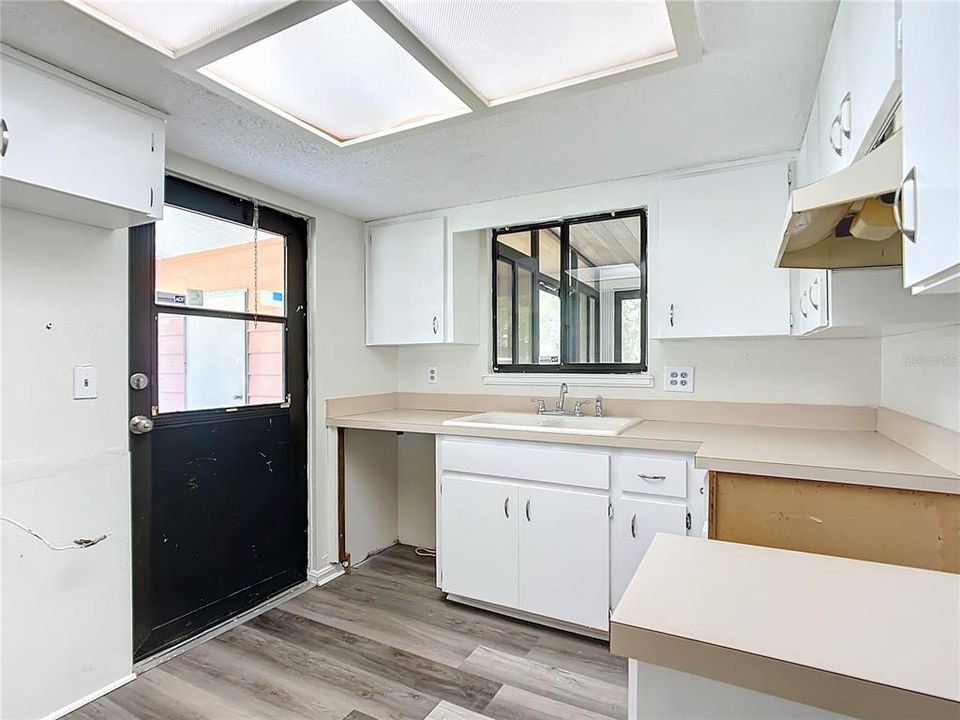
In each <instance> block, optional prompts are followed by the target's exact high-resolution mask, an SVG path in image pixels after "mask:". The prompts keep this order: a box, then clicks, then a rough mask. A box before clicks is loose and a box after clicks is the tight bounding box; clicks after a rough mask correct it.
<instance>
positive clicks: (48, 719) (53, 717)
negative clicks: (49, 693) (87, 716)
mask: <svg viewBox="0 0 960 720" xmlns="http://www.w3.org/2000/svg"><path fill="white" fill-rule="evenodd" d="M136 678H137V676H136V675H135V674H134V673H130V674H129V675H124V676H123V677H122V678H120V679H119V680H114V681H113V682H112V683H110V684H109V685H104V686H103V687H102V688H100V689H99V690H95V691H94V692H92V693H90V694H89V695H86V696H84V697H82V698H80V699H79V700H75V701H73V702H72V703H70V704H69V705H65V706H64V707H62V708H60V709H59V710H54V711H53V712H52V713H50V714H49V715H45V716H44V717H43V718H42V720H57V718H61V717H63V716H64V715H66V714H68V713H72V712H73V711H74V710H79V709H80V708H82V707H83V706H84V705H86V704H87V703H91V702H93V701H94V700H96V699H97V698H100V697H103V696H104V695H106V694H107V693H110V692H113V691H114V690H116V689H117V688H119V687H123V686H124V685H126V684H127V683H128V682H130V681H131V680H136Z"/></svg>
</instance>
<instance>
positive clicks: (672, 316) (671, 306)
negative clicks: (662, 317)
mask: <svg viewBox="0 0 960 720" xmlns="http://www.w3.org/2000/svg"><path fill="white" fill-rule="evenodd" d="M673 318H674V311H673V303H670V327H673Z"/></svg>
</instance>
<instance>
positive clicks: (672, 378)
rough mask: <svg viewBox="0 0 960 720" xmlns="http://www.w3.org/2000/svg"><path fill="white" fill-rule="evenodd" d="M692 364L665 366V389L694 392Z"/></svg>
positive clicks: (668, 390)
mask: <svg viewBox="0 0 960 720" xmlns="http://www.w3.org/2000/svg"><path fill="white" fill-rule="evenodd" d="M693 371H694V368H693V366H692V365H667V366H666V367H665V368H663V389H664V390H666V391H667V392H686V393H692V392H693V374H694V373H693Z"/></svg>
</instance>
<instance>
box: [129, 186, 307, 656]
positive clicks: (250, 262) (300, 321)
mask: <svg viewBox="0 0 960 720" xmlns="http://www.w3.org/2000/svg"><path fill="white" fill-rule="evenodd" d="M130 373H131V382H130V414H131V435H130V447H131V453H132V463H133V469H132V482H133V487H132V501H133V582H134V587H133V594H134V612H133V618H134V633H133V635H134V651H133V655H134V660H135V661H139V660H143V659H145V658H148V657H150V656H152V655H155V654H156V653H158V652H160V651H162V650H165V649H167V648H170V647H172V646H174V645H177V644H179V643H181V642H183V641H184V640H187V639H189V638H190V637H192V636H194V635H196V634H198V633H200V632H202V631H203V630H206V629H208V628H211V627H213V626H215V625H217V624H219V623H221V622H222V621H224V620H226V619H228V618H230V617H232V616H235V615H238V614H240V613H242V612H244V611H246V610H249V609H250V608H253V607H255V606H256V605H258V604H260V603H262V602H264V601H265V600H267V599H269V598H270V597H271V596H274V595H276V594H278V593H281V592H283V591H284V590H286V589H288V588H291V587H293V586H295V585H297V584H299V583H301V582H303V581H304V580H305V579H306V568H307V535H306V534H307V476H306V462H307V452H306V446H307V418H306V387H307V371H306V222H305V221H304V220H303V219H300V218H295V217H291V216H289V215H286V214H284V213H281V212H279V211H276V210H273V209H270V208H264V207H260V206H259V205H257V204H255V203H254V202H252V201H249V200H245V199H241V198H236V197H231V196H229V195H225V194H223V193H220V192H218V191H214V190H211V189H209V188H204V187H201V186H198V185H194V184H192V183H189V182H186V181H184V180H180V179H177V178H168V179H167V187H166V206H165V209H164V219H163V220H161V221H159V222H157V223H154V224H151V225H145V226H142V227H137V228H133V229H131V230H130ZM138 418H139V419H140V420H139V422H136V420H137V419H138ZM151 426H152V427H151Z"/></svg>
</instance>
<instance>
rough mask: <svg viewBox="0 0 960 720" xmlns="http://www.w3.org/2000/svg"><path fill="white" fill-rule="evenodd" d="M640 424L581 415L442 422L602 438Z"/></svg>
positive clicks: (488, 416)
mask: <svg viewBox="0 0 960 720" xmlns="http://www.w3.org/2000/svg"><path fill="white" fill-rule="evenodd" d="M638 422H640V418H623V417H594V416H593V415H584V416H582V417H576V416H575V415H537V414H535V413H515V412H485V413H480V414H478V415H467V416H466V417H461V418H455V419H452V420H444V421H443V424H444V425H448V426H451V427H475V428H490V429H491V430H526V431H528V432H544V433H557V434H564V435H602V436H607V437H614V436H616V435H619V434H620V433H622V432H623V431H624V430H626V429H627V428H629V427H631V426H633V425H636V424H637V423H638Z"/></svg>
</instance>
